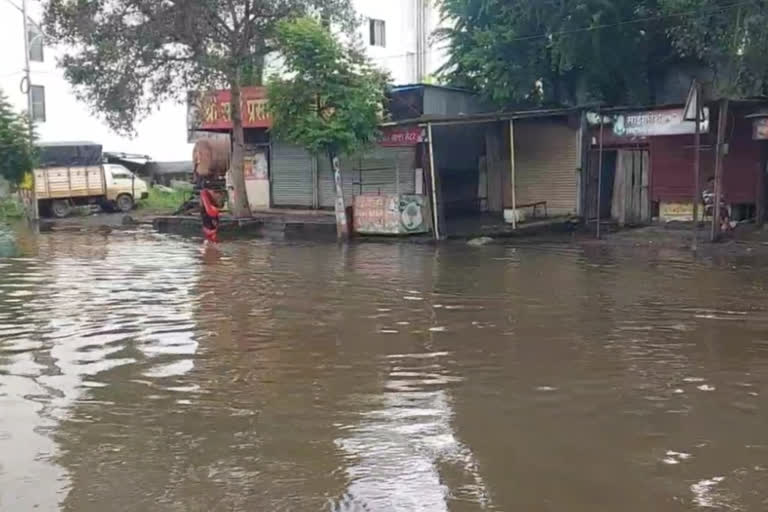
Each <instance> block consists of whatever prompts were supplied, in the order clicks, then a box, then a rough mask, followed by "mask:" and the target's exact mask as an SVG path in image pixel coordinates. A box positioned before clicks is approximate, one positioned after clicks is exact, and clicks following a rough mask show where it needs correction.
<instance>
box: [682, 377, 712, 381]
mask: <svg viewBox="0 0 768 512" xmlns="http://www.w3.org/2000/svg"><path fill="white" fill-rule="evenodd" d="M706 380H707V379H702V378H701V377H686V378H684V379H683V382H704V381H706Z"/></svg>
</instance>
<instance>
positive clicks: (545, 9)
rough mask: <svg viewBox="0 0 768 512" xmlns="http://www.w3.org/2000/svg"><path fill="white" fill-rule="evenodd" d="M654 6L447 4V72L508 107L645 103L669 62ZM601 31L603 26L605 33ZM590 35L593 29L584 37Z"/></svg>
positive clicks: (520, 1)
mask: <svg viewBox="0 0 768 512" xmlns="http://www.w3.org/2000/svg"><path fill="white" fill-rule="evenodd" d="M651 4H653V0H646V1H641V2H637V1H636V0H578V1H554V0H544V1H542V0H513V1H509V0H442V3H441V7H442V12H443V15H444V16H445V17H446V18H447V19H448V20H449V21H450V23H449V25H451V28H448V29H444V30H442V31H440V32H439V33H438V35H439V36H440V37H442V38H443V39H444V40H446V41H447V42H448V44H449V49H450V52H451V59H450V62H449V63H448V65H447V67H446V68H445V69H444V73H445V74H447V76H448V78H449V79H450V80H451V81H453V82H454V83H459V84H461V85H464V86H469V87H472V88H476V89H478V90H482V91H485V92H486V93H487V95H488V97H489V98H490V99H491V100H493V101H494V102H495V103H496V104H499V105H502V106H509V105H516V104H572V103H585V102H590V101H607V102H611V103H624V102H636V101H638V102H644V101H648V100H650V99H651V96H652V93H653V91H652V90H651V89H650V87H649V83H650V82H651V79H652V78H653V76H654V75H655V74H656V73H658V72H659V70H660V69H661V67H662V66H664V65H665V64H666V63H667V62H668V61H669V60H670V57H671V55H670V51H669V45H668V43H667V42H666V39H665V37H664V25H663V23H659V20H655V21H647V22H644V23H632V24H622V22H623V21H625V20H628V19H640V18H644V17H648V16H649V15H651V14H653V12H654V7H653V5H651ZM598 27H602V28H599V29H598ZM585 29H592V30H585Z"/></svg>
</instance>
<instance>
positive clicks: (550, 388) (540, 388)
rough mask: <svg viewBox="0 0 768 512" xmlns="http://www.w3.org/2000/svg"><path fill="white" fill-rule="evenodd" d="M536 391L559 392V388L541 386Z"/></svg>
mask: <svg viewBox="0 0 768 512" xmlns="http://www.w3.org/2000/svg"><path fill="white" fill-rule="evenodd" d="M536 391H545V392H549V391H557V388H553V387H552V386H539V387H537V388H536Z"/></svg>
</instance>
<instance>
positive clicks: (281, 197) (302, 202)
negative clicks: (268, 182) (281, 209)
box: [272, 142, 315, 208]
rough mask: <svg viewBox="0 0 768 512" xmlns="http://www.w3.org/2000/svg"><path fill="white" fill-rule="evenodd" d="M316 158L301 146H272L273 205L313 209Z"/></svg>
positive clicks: (278, 144)
mask: <svg viewBox="0 0 768 512" xmlns="http://www.w3.org/2000/svg"><path fill="white" fill-rule="evenodd" d="M314 165H315V164H314V158H313V157H312V156H311V155H310V154H309V153H307V151H306V150H304V149H303V148H301V147H299V146H293V145H290V144H284V143H281V142H276V143H274V144H273V145H272V203H273V204H274V205H275V206H301V207H306V208H311V207H312V206H313V203H314V192H313V186H314V173H313V168H314Z"/></svg>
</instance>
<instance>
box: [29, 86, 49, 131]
mask: <svg viewBox="0 0 768 512" xmlns="http://www.w3.org/2000/svg"><path fill="white" fill-rule="evenodd" d="M29 95H30V96H31V98H32V120H33V121H39V122H41V123H44V122H45V87H43V86H42V85H32V86H30V88H29Z"/></svg>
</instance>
